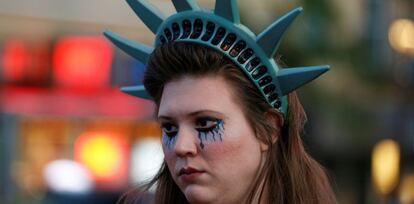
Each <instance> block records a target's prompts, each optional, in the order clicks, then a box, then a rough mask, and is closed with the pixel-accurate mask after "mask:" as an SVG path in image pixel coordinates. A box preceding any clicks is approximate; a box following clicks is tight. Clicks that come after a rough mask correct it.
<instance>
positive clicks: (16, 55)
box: [0, 40, 29, 82]
mask: <svg viewBox="0 0 414 204" xmlns="http://www.w3.org/2000/svg"><path fill="white" fill-rule="evenodd" d="M0 61H1V62H2V67H3V71H2V75H3V78H4V79H5V81H8V82H15V81H22V80H24V76H25V72H26V71H27V70H26V69H27V66H28V64H29V52H28V48H27V46H26V45H25V44H24V42H22V41H20V40H9V41H7V42H6V44H5V45H4V50H3V57H2V59H1V60H0Z"/></svg>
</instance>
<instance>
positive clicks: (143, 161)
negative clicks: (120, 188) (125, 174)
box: [131, 138, 164, 183]
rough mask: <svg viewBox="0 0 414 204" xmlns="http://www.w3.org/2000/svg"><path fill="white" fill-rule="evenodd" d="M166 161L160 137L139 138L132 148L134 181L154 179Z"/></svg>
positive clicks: (140, 181)
mask: <svg viewBox="0 0 414 204" xmlns="http://www.w3.org/2000/svg"><path fill="white" fill-rule="evenodd" d="M163 161H164V154H163V152H162V146H161V143H160V140H159V139H153V138H147V139H141V140H139V141H138V142H137V143H136V144H135V145H134V147H133V150H132V161H131V162H132V164H131V178H132V181H133V182H134V183H142V182H145V181H148V180H149V179H152V178H153V177H154V176H155V174H156V173H157V172H158V170H159V169H160V168H161V164H162V163H163Z"/></svg>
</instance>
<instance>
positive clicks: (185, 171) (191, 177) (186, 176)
mask: <svg viewBox="0 0 414 204" xmlns="http://www.w3.org/2000/svg"><path fill="white" fill-rule="evenodd" d="M203 173H205V171H202V170H198V169H195V168H192V167H185V168H181V169H180V171H179V172H178V177H179V178H181V179H182V180H183V181H184V182H186V183H191V182H195V181H196V180H197V179H198V178H199V177H200V176H201V175H202V174H203Z"/></svg>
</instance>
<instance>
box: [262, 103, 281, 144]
mask: <svg viewBox="0 0 414 204" xmlns="http://www.w3.org/2000/svg"><path fill="white" fill-rule="evenodd" d="M265 118H266V121H267V123H268V125H269V126H270V127H271V128H272V129H273V130H274V131H272V133H271V135H270V139H271V142H272V144H275V143H276V142H277V140H278V139H279V137H280V134H281V129H282V127H283V123H284V119H283V114H282V113H280V112H279V111H277V110H275V109H270V110H268V111H266V113H265ZM268 148H269V147H268V145H267V144H265V143H263V142H262V143H261V149H262V151H267V150H268Z"/></svg>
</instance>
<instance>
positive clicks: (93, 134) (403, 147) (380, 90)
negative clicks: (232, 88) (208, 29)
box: [0, 0, 414, 204]
mask: <svg viewBox="0 0 414 204" xmlns="http://www.w3.org/2000/svg"><path fill="white" fill-rule="evenodd" d="M151 2H152V3H154V4H155V5H156V6H157V7H159V8H160V9H161V10H162V11H163V12H165V13H166V14H171V13H173V12H174V9H173V6H172V4H171V2H169V1H166V0H153V1H151ZM199 3H200V4H201V5H202V6H203V7H206V8H212V7H213V5H214V1H209V0H199ZM296 6H303V7H304V12H303V14H302V15H301V16H300V17H299V18H298V19H297V20H296V22H295V23H294V24H293V27H292V28H291V29H290V30H289V31H288V34H287V35H286V37H285V40H284V41H283V43H282V44H281V48H280V50H279V52H280V55H281V58H282V60H283V61H284V62H285V63H286V64H288V65H291V66H301V65H311V64H330V65H331V67H332V69H331V71H330V72H329V73H328V74H326V75H325V76H324V77H322V78H321V79H320V80H317V81H315V82H312V83H311V84H310V85H308V86H306V87H305V88H304V89H303V90H301V91H299V96H300V97H301V99H302V101H303V104H304V106H305V110H306V111H307V113H308V116H309V121H308V124H307V125H306V131H305V134H304V135H303V139H304V141H305V143H306V145H307V147H308V149H309V151H310V152H311V154H312V155H314V156H315V157H316V158H317V160H318V161H320V162H321V163H322V164H323V165H324V166H326V167H327V171H328V172H329V174H330V176H331V177H332V181H333V186H334V188H335V191H336V193H337V196H338V200H339V202H340V203H350V204H351V203H361V204H362V203H381V202H382V203H413V202H414V192H413V189H414V183H413V177H414V159H413V158H414V92H413V90H414V89H413V86H414V16H413V14H414V2H413V1H409V0H397V1H385V0H363V1H358V0H350V1H341V0H331V1H328V0H312V1H310V0H307V1H305V0H295V1H286V0H260V1H257V2H255V3H252V1H247V0H239V7H240V10H241V15H242V16H241V20H242V22H244V23H245V24H247V25H248V26H249V27H251V28H253V30H254V31H255V32H259V31H260V30H261V29H262V28H263V26H264V25H267V24H268V23H269V22H271V21H272V20H273V19H274V18H276V17H277V16H279V15H282V14H284V13H285V12H287V11H289V10H290V9H292V8H294V7H296ZM253 11H255V12H253ZM257 22H261V23H257ZM106 28H108V29H111V30H114V31H116V32H118V33H122V34H123V35H124V36H126V37H128V38H130V39H133V40H137V41H140V42H145V43H147V44H151V43H152V40H153V38H154V35H153V34H152V33H151V32H150V31H149V30H148V29H147V28H146V27H145V26H144V25H143V23H142V22H141V21H139V20H138V18H137V17H136V16H135V14H134V13H133V12H132V11H131V10H130V9H129V8H128V6H127V4H126V2H119V1H109V0H99V1H98V0H90V1H88V3H87V4H86V3H85V2H84V1H79V0H74V1H51V0H41V1H28V2H27V1H21V0H17V1H5V0H0V80H1V81H0V100H1V101H0V105H1V107H0V108H1V110H0V111H1V113H0V118H1V124H0V125H1V126H0V164H1V168H0V203H69V202H77V203H79V202H83V203H105V202H107V203H113V202H115V201H116V199H117V198H118V197H119V195H121V194H122V192H125V191H126V190H127V189H128V188H130V187H131V186H133V185H136V184H137V183H139V182H142V181H143V180H145V179H146V178H147V177H145V178H143V177H144V176H140V175H141V174H140V173H138V175H137V173H136V172H142V171H144V172H145V171H150V170H145V169H144V170H142V167H144V166H150V164H151V162H148V159H146V158H148V157H151V156H154V155H156V158H158V160H157V161H158V162H159V161H162V152H160V150H159V146H157V144H158V143H159V142H158V143H157V141H159V129H158V125H157V124H156V123H155V122H154V121H153V112H152V109H153V104H152V103H151V102H147V101H144V100H140V99H136V98H133V97H130V96H127V95H124V94H122V93H120V92H119V90H118V87H119V86H124V85H136V84H139V83H140V82H141V79H142V75H143V71H144V65H143V64H142V63H141V62H138V61H136V60H134V59H132V58H131V57H129V56H127V55H125V54H124V53H122V52H121V51H119V50H118V49H116V48H114V47H112V45H111V44H110V43H109V42H108V41H107V40H106V39H104V38H103V37H102V35H101V33H102V31H103V30H104V29H106ZM383 141H392V142H389V144H391V145H389V146H387V145H381V144H383V143H381V142H383ZM377 144H378V145H379V146H385V147H383V148H380V147H379V146H377ZM394 144H395V145H394ZM377 147H378V148H377ZM374 149H375V150H376V151H377V149H379V150H378V151H379V152H381V151H385V152H398V153H395V154H394V153H384V154H383V155H395V156H393V157H390V158H388V159H387V156H374V152H375V151H374ZM381 149H385V150H381ZM144 150H145V151H144ZM148 155H149V156H148ZM375 155H377V154H375ZM378 155H382V154H381V153H378ZM377 157H378V158H379V163H380V164H386V165H384V166H385V167H382V166H381V165H374V163H378V161H376V160H378V159H376V160H375V159H374V158H377ZM374 160H375V161H374ZM388 162H389V163H388ZM155 163H156V162H155ZM388 164H389V165H388ZM374 166H375V167H374ZM376 166H379V167H376ZM387 166H388V167H389V166H393V167H395V168H393V169H394V170H392V169H391V170H389V169H385V170H383V169H382V168H387ZM156 167H157V166H156V165H155V166H154V167H152V168H153V169H154V168H155V169H156ZM374 168H380V170H374ZM66 170H68V171H66ZM374 172H375V173H374ZM377 172H384V173H378V174H380V175H381V176H380V177H381V178H388V177H389V178H390V179H389V181H386V182H382V181H377V178H376V177H375V176H374V175H376V174H377ZM144 174H145V173H142V175H144ZM82 175H83V176H82ZM71 176H73V177H75V176H78V177H77V178H79V180H82V181H83V183H80V184H73V183H71V181H70V180H69V181H66V180H65V179H64V178H65V177H71ZM382 185H385V187H383V186H382ZM73 186H78V187H79V186H80V187H83V188H80V187H79V188H76V187H73ZM382 189H385V190H382ZM407 189H408V190H407Z"/></svg>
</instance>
